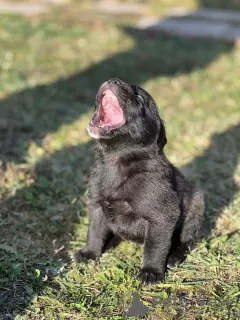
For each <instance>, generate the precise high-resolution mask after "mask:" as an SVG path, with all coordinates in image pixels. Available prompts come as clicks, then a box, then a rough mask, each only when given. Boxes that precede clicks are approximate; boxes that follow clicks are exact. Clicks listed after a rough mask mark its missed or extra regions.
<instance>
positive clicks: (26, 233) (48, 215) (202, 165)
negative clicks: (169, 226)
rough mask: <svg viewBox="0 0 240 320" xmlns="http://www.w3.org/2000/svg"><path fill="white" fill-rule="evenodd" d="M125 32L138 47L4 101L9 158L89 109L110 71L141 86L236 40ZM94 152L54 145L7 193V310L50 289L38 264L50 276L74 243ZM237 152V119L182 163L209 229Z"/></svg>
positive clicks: (198, 64)
mask: <svg viewBox="0 0 240 320" xmlns="http://www.w3.org/2000/svg"><path fill="white" fill-rule="evenodd" d="M125 31H126V32H131V35H132V37H134V40H135V47H134V48H133V49H132V50H130V51H127V52H122V53H118V54H116V55H114V56H112V57H109V58H107V59H106V60H103V61H102V62H100V63H98V64H96V65H93V66H92V67H90V68H89V69H87V70H85V71H84V72H82V73H80V74H76V75H73V76H72V77H70V78H67V79H60V80H58V81H56V82H54V83H51V84H47V85H42V86H37V87H34V88H29V89H25V90H23V91H21V92H18V93H14V94H12V95H11V96H9V97H7V98H5V99H3V100H2V101H1V102H0V112H1V119H2V122H1V127H0V134H1V136H0V138H1V140H2V149H1V157H2V158H3V163H5V164H6V163H8V162H9V161H13V162H14V163H18V164H21V163H24V160H25V156H26V153H25V151H26V149H27V146H28V143H29V141H30V140H32V141H35V142H36V143H38V144H40V145H41V143H42V139H43V138H44V137H46V135H47V134H48V133H51V132H54V131H56V130H58V129H59V128H60V127H61V125H63V124H68V123H69V124H70V123H72V122H73V121H75V120H76V119H77V118H79V117H80V116H81V115H84V114H85V113H86V112H88V111H90V110H91V106H92V105H93V100H94V96H95V94H96V90H97V88H98V87H99V85H100V84H101V83H102V82H103V81H105V80H106V79H108V78H109V77H114V76H117V77H119V78H122V79H124V80H125V81H128V82H132V83H135V84H139V85H141V84H142V83H144V82H145V81H146V80H148V79H153V78H154V77H159V76H163V75H164V76H169V77H173V76H175V75H177V74H181V73H189V72H191V71H192V70H195V69H197V68H204V67H206V66H207V65H208V64H209V63H210V62H211V61H213V60H214V59H216V58H217V57H218V56H219V55H221V54H223V53H227V52H229V51H231V50H232V49H233V47H234V44H222V43H216V42H211V41H197V40H195V41H194V40H184V39H177V38H171V37H161V36H152V35H150V34H146V33H145V34H142V33H138V32H133V31H130V30H129V29H126V30H125ZM92 152H93V148H92V144H91V143H86V144H81V145H79V146H76V147H70V148H64V149H63V150H60V151H57V152H55V153H54V154H53V155H52V156H51V157H49V158H48V159H45V160H41V161H40V162H39V163H38V164H37V166H36V168H35V171H34V172H32V173H29V172H27V171H26V172H25V175H26V177H28V176H29V179H31V177H32V176H34V178H35V182H34V183H33V184H31V186H29V187H25V188H23V189H22V190H21V191H19V192H17V194H16V195H13V196H10V197H8V198H7V199H2V203H1V212H0V214H1V218H2V219H1V221H2V225H1V228H2V231H1V239H0V243H2V245H1V246H0V250H1V254H2V256H1V258H0V274H1V280H0V281H1V282H0V288H1V289H0V311H1V312H7V313H14V312H15V313H21V312H24V310H25V308H26V307H27V306H28V305H29V303H30V302H31V301H32V299H33V297H34V295H35V293H36V292H39V291H40V290H41V289H43V288H44V286H45V283H46V282H42V281H40V280H38V279H39V278H38V277H37V273H36V271H34V270H35V269H36V268H37V269H39V270H40V272H42V274H43V275H44V274H46V275H48V276H49V277H50V278H51V276H54V275H56V274H58V273H59V270H60V269H61V266H62V264H63V261H64V260H65V258H66V255H65V252H66V251H67V246H68V243H69V241H70V239H73V238H74V228H75V224H76V223H79V220H81V215H83V214H85V211H84V207H83V205H82V201H85V200H84V199H83V198H84V192H85V190H86V182H87V174H88V171H89V167H90V162H91V159H92ZM239 153H240V130H239V126H236V127H233V128H230V129H229V130H226V131H225V132H222V133H220V134H217V135H215V136H213V138H212V141H211V144H210V146H209V148H208V149H207V150H206V151H205V152H204V153H203V155H202V156H200V157H197V158H196V159H194V160H193V161H192V162H191V163H189V164H188V165H187V166H185V168H183V169H184V170H186V171H187V172H188V173H189V176H190V177H192V179H193V181H194V183H196V184H198V185H199V186H200V187H202V188H203V189H204V190H205V192H206V199H207V210H206V213H207V219H206V229H205V230H207V231H206V235H207V234H209V231H210V229H211V228H212V227H213V226H214V223H215V221H216V219H217V217H218V216H219V215H220V214H221V212H222V210H223V208H224V207H225V206H226V205H227V204H228V203H229V202H230V201H231V200H232V198H233V196H234V194H235V192H236V186H235V184H234V181H233V178H232V177H233V173H234V170H235V168H236V163H237V158H238V155H239ZM3 167H4V165H3ZM74 198H76V200H74V201H73V199H74ZM81 206H82V207H81ZM79 208H80V209H79ZM209 221H210V222H209ZM55 239H58V243H57V244H56V242H55ZM62 245H63V246H64V247H62ZM61 248H63V249H61ZM60 258H61V259H62V260H61V261H62V262H61V261H60V262H59V259H60ZM54 260H58V261H54ZM47 283H49V282H47Z"/></svg>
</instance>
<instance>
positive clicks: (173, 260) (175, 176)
mask: <svg viewBox="0 0 240 320" xmlns="http://www.w3.org/2000/svg"><path fill="white" fill-rule="evenodd" d="M96 106H97V107H96V110H95V113H94V116H93V119H92V121H91V122H90V124H89V126H88V132H89V134H90V135H91V136H92V137H93V138H95V139H96V140H97V146H96V162H95V165H94V167H93V170H92V174H91V177H90V181H89V198H90V208H89V209H90V223H89V229H88V237H87V246H86V247H85V248H83V249H81V250H80V251H78V252H77V253H76V254H75V256H74V259H75V261H78V262H81V261H86V260H88V259H98V258H99V257H100V256H101V254H102V253H103V252H104V251H105V250H106V249H109V248H111V247H115V246H116V245H118V244H119V243H120V241H121V240H122V239H128V240H133V241H137V242H141V243H144V267H143V268H142V270H141V272H140V279H141V280H142V282H143V283H155V282H159V281H162V280H163V279H164V273H165V270H166V265H167V263H168V264H174V265H175V264H178V263H180V262H182V261H183V259H184V257H185V254H186V253H187V251H188V249H190V248H192V245H193V244H194V242H196V240H197V239H198V235H199V229H200V226H201V220H202V216H203V212H204V202H203V197H202V194H201V193H200V192H199V191H196V190H195V189H194V188H193V186H192V185H191V184H190V183H189V182H188V181H187V180H186V179H185V177H184V176H183V175H182V174H181V173H180V172H179V171H178V170H177V169H176V168H175V167H174V166H173V165H172V164H171V163H170V162H169V161H168V159H167V158H166V156H165V154H164V152H163V147H164V145H165V144H166V142H167V139H166V135H165V128H164V125H163V121H162V120H161V119H160V117H159V114H158V110H157V106H156V104H155V102H154V100H153V99H152V97H151V96H150V95H149V94H148V93H147V92H146V91H145V90H143V89H141V88H139V87H137V86H133V85H129V84H127V83H125V82H123V81H121V80H119V79H111V80H109V81H107V82H105V83H104V84H103V85H102V86H101V87H100V89H99V92H98V94H97V98H96Z"/></svg>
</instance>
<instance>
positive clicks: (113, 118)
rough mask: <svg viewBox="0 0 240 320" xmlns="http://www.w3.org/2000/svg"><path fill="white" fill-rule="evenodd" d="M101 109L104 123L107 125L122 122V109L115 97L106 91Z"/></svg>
mask: <svg viewBox="0 0 240 320" xmlns="http://www.w3.org/2000/svg"><path fill="white" fill-rule="evenodd" d="M102 107H103V110H104V122H105V123H108V124H119V123H121V122H122V120H123V114H122V109H121V108H120V106H119V102H118V100H117V98H116V96H115V95H114V94H113V93H112V92H111V91H110V90H107V91H105V93H104V96H103V98H102Z"/></svg>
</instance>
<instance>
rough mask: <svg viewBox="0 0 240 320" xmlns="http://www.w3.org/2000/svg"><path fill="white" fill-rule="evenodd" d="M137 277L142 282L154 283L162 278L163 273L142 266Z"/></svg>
mask: <svg viewBox="0 0 240 320" xmlns="http://www.w3.org/2000/svg"><path fill="white" fill-rule="evenodd" d="M139 279H140V281H141V282H142V283H143V284H146V285H148V284H155V283H159V282H162V281H163V280H164V274H163V273H161V272H157V271H156V270H154V269H151V268H143V269H142V270H141V272H140V274H139Z"/></svg>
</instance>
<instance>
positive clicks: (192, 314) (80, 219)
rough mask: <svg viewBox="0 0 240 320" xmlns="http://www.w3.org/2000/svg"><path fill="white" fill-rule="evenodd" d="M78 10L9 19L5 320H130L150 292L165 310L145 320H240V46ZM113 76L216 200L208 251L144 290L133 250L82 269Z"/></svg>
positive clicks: (2, 188)
mask: <svg viewBox="0 0 240 320" xmlns="http://www.w3.org/2000/svg"><path fill="white" fill-rule="evenodd" d="M172 3H173V2H170V5H172ZM174 3H175V5H179V3H177V2H176V1H175V2H174ZM166 4H167V2H166ZM166 4H165V5H166ZM77 8H78V6H77V4H75V5H74V6H73V7H71V6H68V5H67V6H66V7H65V8H64V10H63V9H55V11H54V12H52V13H51V14H50V15H46V16H44V17H42V18H41V17H39V18H35V19H33V18H32V19H25V18H20V17H16V16H14V17H13V16H4V15H2V16H1V17H0V28H1V33H0V44H1V45H0V58H1V65H0V79H1V81H0V96H1V100H0V158H1V159H2V162H1V164H0V170H1V173H0V230H1V233H0V234H1V237H0V318H1V315H2V314H9V315H10V314H11V315H13V317H14V318H15V319H18V320H19V319H22V320H27V319H29V320H30V319H31V320H32V319H36V320H40V319H41V320H43V319H124V318H126V317H125V316H124V314H125V312H126V310H127V309H128V308H129V307H130V306H131V297H132V293H133V292H136V291H138V292H139V295H140V297H141V299H142V302H143V303H144V304H146V305H147V306H148V307H149V308H150V310H151V311H150V312H149V313H148V314H147V315H146V316H144V317H142V318H143V319H151V317H152V319H153V314H155V315H158V316H159V319H187V320H188V319H211V320H212V319H221V320H222V319H234V320H235V319H237V318H239V317H240V295H239V290H240V287H239V285H240V233H239V232H238V230H239V229H240V190H239V186H240V161H239V158H240V157H239V154H240V123H239V105H240V55H239V50H238V48H237V47H236V48H235V47H234V45H233V44H226V43H225V44H224V43H216V42H212V41H198V40H195V41H194V40H186V39H185V40H184V39H177V38H171V37H161V36H160V35H158V36H153V35H148V34H141V33H140V34H139V33H137V32H135V31H133V30H130V29H129V28H126V27H125V24H126V23H127V21H128V20H129V17H122V18H121V19H120V18H119V20H117V21H116V19H112V18H108V17H104V16H97V15H94V16H93V17H94V19H93V18H92V16H91V14H89V11H87V13H86V15H85V14H83V15H82V16H80V15H77V12H78V11H77ZM61 10H63V11H61ZM65 10H67V11H65ZM78 10H79V11H80V9H79V8H78ZM159 10H160V9H159ZM53 17H54V18H55V19H54V20H53ZM131 19H132V18H131ZM131 19H130V20H131ZM114 20H115V21H114ZM112 76H117V77H119V78H122V79H123V80H126V81H130V82H132V83H135V84H138V85H141V86H143V87H144V88H145V89H146V90H148V91H149V92H150V93H151V94H152V95H153V97H154V98H155V100H156V102H157V103H158V106H159V111H160V113H161V116H162V118H163V119H164V120H165V124H166V128H167V136H168V144H167V146H166V153H167V155H168V157H169V159H170V160H171V161H172V162H173V163H174V164H175V165H177V166H178V167H179V168H181V170H182V171H183V172H184V173H185V174H186V176H187V177H188V178H189V179H190V180H191V181H193V183H194V184H195V185H196V186H197V187H199V188H200V189H202V190H203V192H204V193H205V199H206V214H205V216H206V219H205V222H204V227H203V233H204V240H203V241H202V242H201V243H200V244H199V245H198V247H197V248H196V249H195V250H194V251H193V252H192V253H191V254H190V255H189V257H188V259H187V261H186V262H185V263H184V264H183V265H181V266H180V267H179V268H175V269H171V270H170V271H169V272H168V274H167V277H166V280H165V282H164V284H160V285H156V286H151V287H144V286H141V284H140V283H139V282H138V280H137V274H138V272H139V269H140V267H141V264H142V248H141V246H137V245H135V244H133V243H128V242H124V243H123V244H121V246H120V247H119V248H117V249H116V250H114V251H113V252H110V253H107V254H104V256H103V257H102V259H101V261H100V263H99V264H95V263H89V264H88V265H76V264H73V263H70V262H69V255H70V254H72V253H73V252H75V251H76V250H77V249H79V248H80V247H82V246H84V244H85V240H86V232H87V223H88V218H87V217H88V210H87V177H88V173H89V169H90V166H91V163H92V159H93V143H92V141H91V139H90V138H89V136H88V135H87V132H86V129H85V128H86V125H87V123H88V121H89V119H90V118H91V114H92V111H93V106H94V97H95V94H96V91H97V88H98V86H99V85H100V84H101V83H102V82H103V81H105V80H106V79H108V78H109V77H112ZM152 297H157V298H158V303H157V304H156V303H153V301H154V299H153V298H152ZM171 301H174V305H173V303H171Z"/></svg>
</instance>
